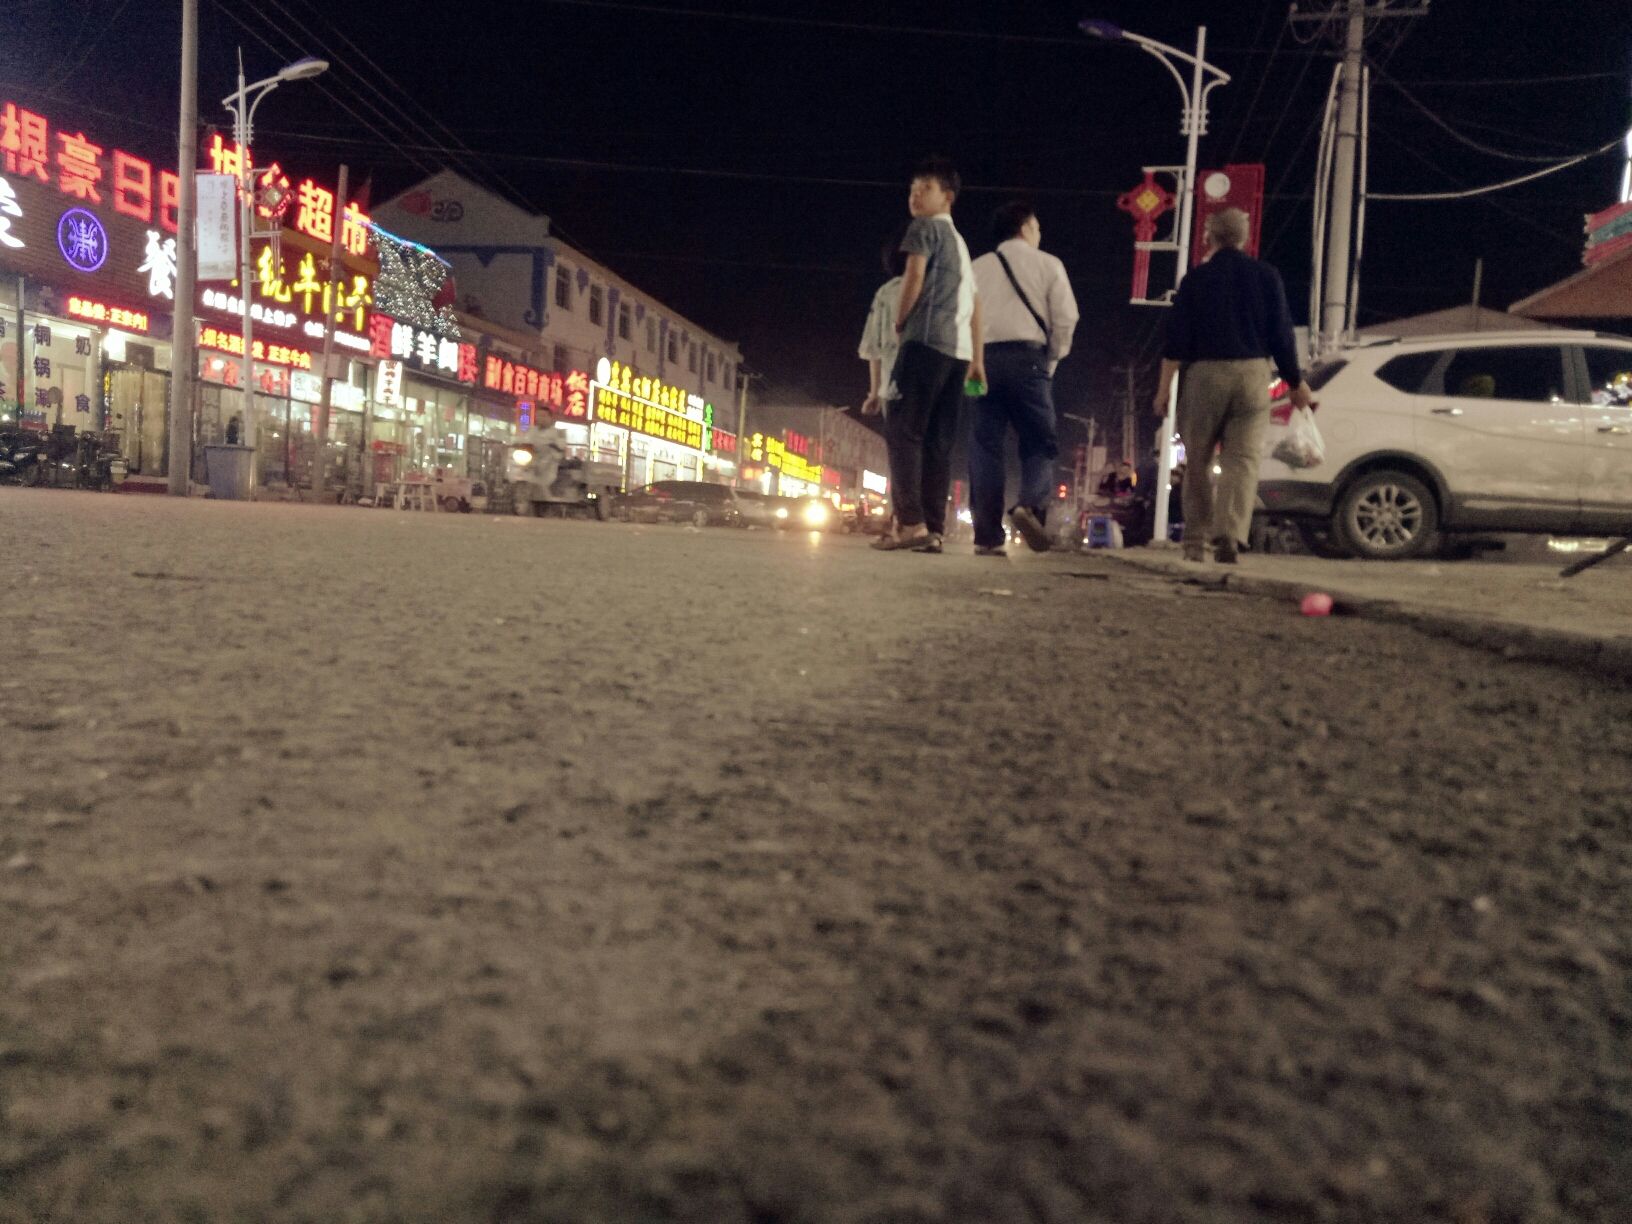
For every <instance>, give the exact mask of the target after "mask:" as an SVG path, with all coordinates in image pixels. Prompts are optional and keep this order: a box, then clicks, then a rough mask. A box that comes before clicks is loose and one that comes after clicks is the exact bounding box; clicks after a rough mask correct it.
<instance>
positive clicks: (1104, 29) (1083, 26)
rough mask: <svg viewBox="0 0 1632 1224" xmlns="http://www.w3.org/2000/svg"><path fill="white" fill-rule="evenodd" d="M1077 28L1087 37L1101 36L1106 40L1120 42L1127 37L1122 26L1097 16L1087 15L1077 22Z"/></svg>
mask: <svg viewBox="0 0 1632 1224" xmlns="http://www.w3.org/2000/svg"><path fill="white" fill-rule="evenodd" d="M1077 29H1079V30H1081V31H1082V32H1083V33H1084V34H1086V35H1088V37H1089V38H1103V39H1104V40H1105V41H1106V42H1121V41H1122V39H1124V38H1125V37H1127V35H1126V34H1124V33H1123V30H1122V27H1121V26H1119V25H1117V24H1116V22H1114V21H1105V20H1103V19H1102V18H1099V17H1089V18H1088V19H1087V20H1085V21H1079V22H1077Z"/></svg>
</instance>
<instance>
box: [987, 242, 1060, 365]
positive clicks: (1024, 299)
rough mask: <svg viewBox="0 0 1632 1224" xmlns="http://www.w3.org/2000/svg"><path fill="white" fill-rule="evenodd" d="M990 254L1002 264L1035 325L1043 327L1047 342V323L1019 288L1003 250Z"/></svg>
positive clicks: (1045, 342) (1045, 341)
mask: <svg viewBox="0 0 1632 1224" xmlns="http://www.w3.org/2000/svg"><path fill="white" fill-rule="evenodd" d="M992 254H993V255H996V256H997V262H998V263H1000V264H1002V265H1003V271H1004V273H1005V274H1006V275H1007V276H1008V278H1009V284H1011V285H1013V286H1014V291H1015V292H1016V293H1017V294H1019V295H1020V301H1021V303H1022V304H1023V305H1024V306H1025V308H1026V309H1027V310H1029V311H1031V317H1032V318H1034V319H1036V320H1037V326H1038V327H1040V328H1042V329H1043V343H1044V344H1047V343H1048V341H1049V332H1048V324H1047V323H1044V322H1043V316H1042V315H1040V314H1038V313H1037V307H1035V306H1033V305H1032V304H1031V299H1030V298H1028V297H1027V296H1026V291H1025V290H1024V289H1022V288H1020V282H1019V281H1018V280H1017V279H1015V275H1014V269H1013V268H1011V267H1009V261H1008V260H1007V259H1005V258H1004V257H1003V252H1002V251H996V250H994V251H993V252H992Z"/></svg>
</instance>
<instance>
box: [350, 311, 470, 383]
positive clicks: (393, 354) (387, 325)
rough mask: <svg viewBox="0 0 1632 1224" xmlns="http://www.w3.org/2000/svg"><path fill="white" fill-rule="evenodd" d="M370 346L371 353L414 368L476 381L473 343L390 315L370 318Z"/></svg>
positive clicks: (460, 380)
mask: <svg viewBox="0 0 1632 1224" xmlns="http://www.w3.org/2000/svg"><path fill="white" fill-rule="evenodd" d="M368 345H369V347H368V351H369V354H370V355H371V356H374V357H381V358H385V359H387V360H392V361H400V362H403V363H404V364H406V365H408V366H409V367H410V368H412V369H415V370H423V371H424V372H425V373H427V374H441V375H443V376H444V377H446V378H452V379H456V380H457V381H459V382H463V383H474V382H475V381H476V346H475V345H474V344H467V343H465V342H464V341H462V340H449V339H447V338H446V337H444V336H438V335H437V334H436V333H434V332H428V331H426V330H424V329H423V328H419V327H415V326H414V325H413V324H411V323H404V322H402V321H401V320H399V319H393V318H392V317H391V316H390V315H383V314H372V315H370V316H369V317H368Z"/></svg>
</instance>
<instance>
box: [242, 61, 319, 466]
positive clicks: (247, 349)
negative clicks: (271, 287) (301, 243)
mask: <svg viewBox="0 0 1632 1224" xmlns="http://www.w3.org/2000/svg"><path fill="white" fill-rule="evenodd" d="M328 67H329V61H328V60H322V59H316V58H313V57H311V56H307V57H306V58H305V59H298V60H296V61H295V62H294V63H292V64H286V65H285V66H284V67H282V68H280V69H278V71H277V72H276V73H275V74H274V75H272V76H269V77H266V78H264V79H262V80H259V81H256V82H254V83H253V84H250V85H245V84H244V57H243V56H242V54H240V55H239V57H238V88H237V90H236V91H234V92H233V93H230V94H228V95H227V96H226V97H225V98H222V99H221V105H222V106H224V107H226V108H227V109H228V110H229V111H231V112H232V138H233V141H234V142H235V143H236V144H237V145H238V154H239V156H238V298H239V301H240V302H241V304H242V306H243V316H242V326H243V332H244V363H243V371H244V374H243V382H244V409H243V412H244V421H243V439H242V440H243V444H244V445H245V446H248V447H250V448H251V451H250V457H249V485H248V488H249V489H250V490H253V489H254V488H255V483H256V481H255V455H254V446H255V334H254V333H255V320H254V317H253V315H252V314H251V313H250V294H249V239H250V226H251V224H252V223H253V222H254V220H255V199H254V197H255V189H254V183H255V179H254V176H253V174H252V173H251V171H252V170H253V166H252V164H251V158H250V153H249V145H250V141H251V140H252V139H253V138H254V131H255V111H256V108H258V107H259V106H260V104H261V102H262V100H263V99H265V97H266V95H267V94H269V93H271V92H272V91H273V90H274V89H276V88H277V87H278V86H279V85H282V84H283V83H284V82H285V81H306V80H310V79H311V78H312V77H315V76H318V75H319V74H321V73H323V72H326V71H328Z"/></svg>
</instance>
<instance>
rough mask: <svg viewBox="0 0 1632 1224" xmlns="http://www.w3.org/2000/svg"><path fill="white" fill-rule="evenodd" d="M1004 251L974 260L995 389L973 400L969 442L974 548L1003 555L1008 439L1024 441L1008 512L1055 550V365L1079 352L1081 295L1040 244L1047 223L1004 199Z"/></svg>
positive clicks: (997, 231) (1028, 535) (1039, 544)
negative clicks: (1051, 529)
mask: <svg viewBox="0 0 1632 1224" xmlns="http://www.w3.org/2000/svg"><path fill="white" fill-rule="evenodd" d="M992 240H993V242H995V243H996V244H997V249H996V250H994V251H992V252H991V253H990V254H987V255H982V256H981V257H980V258H979V259H977V260H975V264H974V271H975V288H976V291H977V292H978V294H979V296H980V305H981V316H982V323H983V324H984V336H985V340H986V346H985V352H986V377H987V381H988V386H987V391H986V394H985V396H984V397H982V398H981V399H980V400H978V401H976V404H975V428H974V435H973V437H972V439H971V444H970V448H969V492H970V497H969V508H970V511H971V512H972V513H973V515H974V520H975V553H976V555H978V556H984V557H1000V556H1002V555H1003V495H1004V475H1005V464H1004V456H1003V448H1004V444H1005V442H1006V441H1007V438H1008V431H1009V428H1010V427H1011V426H1012V427H1013V428H1014V432H1015V436H1016V437H1017V438H1018V439H1019V443H1020V495H1019V497H1018V499H1017V500H1016V502H1015V504H1014V506H1013V507H1012V508H1011V509H1010V511H1009V518H1010V520H1011V521H1012V522H1013V523H1014V526H1015V528H1016V530H1018V531H1019V532H1020V534H1021V535H1022V536H1023V537H1024V538H1025V541H1026V543H1027V544H1028V545H1030V546H1031V547H1032V548H1033V549H1035V550H1036V551H1038V552H1044V551H1046V550H1047V548H1048V543H1049V541H1048V532H1047V531H1046V530H1045V528H1044V523H1045V521H1046V519H1047V514H1048V502H1049V496H1048V494H1049V485H1050V484H1051V483H1052V476H1053V466H1054V460H1055V458H1056V457H1057V456H1058V455H1059V453H1060V446H1059V439H1058V437H1057V434H1056V432H1055V421H1054V387H1053V378H1054V368H1055V367H1056V366H1058V365H1059V364H1060V361H1061V360H1062V359H1063V358H1064V357H1065V355H1066V354H1067V353H1069V352H1070V351H1071V335H1072V333H1073V332H1074V331H1075V330H1076V327H1077V299H1076V297H1075V295H1073V294H1072V292H1071V282H1070V280H1068V279H1067V277H1066V275H1065V265H1064V264H1062V263H1061V262H1060V261H1059V260H1058V259H1057V258H1055V257H1054V256H1053V255H1049V254H1047V253H1045V252H1044V251H1043V250H1042V249H1041V245H1042V240H1043V228H1042V225H1041V223H1039V222H1038V220H1037V213H1036V211H1035V210H1034V209H1033V208H1032V207H1031V205H1029V204H1025V203H1020V202H1016V203H1013V204H1005V205H1004V206H1003V207H1002V208H1000V209H998V210H997V213H996V215H995V216H994V217H993V218H992Z"/></svg>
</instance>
